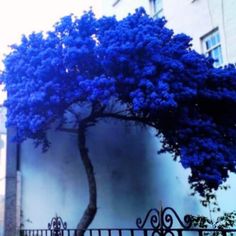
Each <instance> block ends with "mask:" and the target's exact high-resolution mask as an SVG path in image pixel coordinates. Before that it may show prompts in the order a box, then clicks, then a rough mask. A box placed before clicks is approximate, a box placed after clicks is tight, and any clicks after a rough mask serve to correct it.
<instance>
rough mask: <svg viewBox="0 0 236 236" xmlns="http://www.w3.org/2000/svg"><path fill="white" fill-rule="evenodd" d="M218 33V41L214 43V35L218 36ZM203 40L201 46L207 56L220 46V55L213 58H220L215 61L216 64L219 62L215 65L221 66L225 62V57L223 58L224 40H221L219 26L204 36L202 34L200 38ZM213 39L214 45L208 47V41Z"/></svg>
mask: <svg viewBox="0 0 236 236" xmlns="http://www.w3.org/2000/svg"><path fill="white" fill-rule="evenodd" d="M217 34H218V38H219V40H217V41H218V42H216V43H215V44H213V43H212V39H211V38H212V37H217V36H215V35H217ZM200 40H201V47H202V53H203V54H204V55H205V56H210V54H211V52H213V51H214V50H215V49H217V48H219V49H220V57H218V58H215V59H214V58H213V57H212V58H213V59H214V60H218V61H215V62H214V64H217V65H215V66H216V67H220V66H222V65H223V63H224V59H223V52H222V41H221V36H220V31H219V28H218V27H217V28H215V29H213V30H211V31H210V32H208V33H207V34H205V35H204V36H202V37H201V38H200ZM209 40H210V41H211V43H212V45H211V46H210V47H209V48H208V47H207V41H209Z"/></svg>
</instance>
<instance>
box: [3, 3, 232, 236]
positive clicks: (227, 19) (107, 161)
mask: <svg viewBox="0 0 236 236" xmlns="http://www.w3.org/2000/svg"><path fill="white" fill-rule="evenodd" d="M102 2H103V3H102V8H101V9H102V15H114V14H115V15H116V16H117V17H118V18H122V17H124V16H126V15H127V14H128V13H129V12H133V11H134V10H135V9H136V8H138V7H140V6H143V7H145V9H146V11H147V12H148V13H149V14H150V15H151V16H153V17H162V16H164V17H166V19H167V21H168V22H167V26H168V27H170V28H172V29H174V31H175V32H176V33H182V32H183V33H186V34H188V35H190V36H191V37H192V38H193V47H194V49H195V50H197V51H198V52H200V53H204V54H206V55H210V56H212V57H213V58H214V59H215V66H221V65H224V64H227V63H235V61H236V44H234V42H235V39H236V15H235V14H234V12H235V10H236V2H235V1H234V0H136V1H133V0H102ZM9 132H11V131H9ZM113 134H116V135H115V136H114V135H113ZM49 136H50V138H51V139H50V140H51V141H52V145H51V148H50V149H49V151H48V152H47V153H44V154H42V152H41V150H40V149H35V148H34V146H33V144H32V142H31V141H27V142H25V143H23V144H22V145H21V146H20V147H19V146H17V145H15V144H9V146H8V154H7V155H8V160H9V161H8V163H10V164H7V176H9V179H8V184H7V188H6V191H7V192H6V195H7V196H13V198H10V199H11V201H6V209H8V211H7V212H6V214H5V228H6V233H5V235H6V236H9V235H11V234H10V233H9V232H14V230H15V229H19V228H20V227H24V228H45V227H46V226H47V223H48V222H49V221H50V219H51V217H53V216H55V215H56V214H57V215H60V216H61V217H62V218H63V219H64V220H66V221H67V223H68V226H69V227H70V228H74V227H75V226H76V224H77V222H78V220H79V218H80V217H81V215H82V213H83V211H84V209H85V207H86V204H87V201H88V187H87V180H86V177H85V172H84V169H83V167H82V164H81V161H80V158H79V152H78V150H77V148H76V147H77V137H76V135H74V134H71V133H64V132H57V133H55V132H50V135H49ZM154 136H155V134H154V133H153V131H152V130H143V129H142V128H140V127H131V126H130V124H128V123H127V124H123V123H119V122H117V123H114V122H110V123H109V124H107V123H103V122H100V123H99V124H98V125H97V126H96V127H95V128H92V129H91V130H89V132H88V146H89V148H90V149H89V150H90V154H91V159H92V162H93V164H94V167H95V172H96V179H97V184H98V213H97V216H96V218H95V220H94V221H93V224H92V227H132V226H134V225H135V220H136V218H137V217H139V216H142V215H145V213H146V212H147V210H148V209H149V208H153V207H159V206H160V205H164V206H171V207H174V208H175V209H176V210H177V211H178V212H180V214H185V213H192V214H198V213H200V212H204V211H205V210H204V209H203V208H202V207H201V205H200V203H199V199H197V198H194V197H192V196H190V194H191V190H190V188H189V185H188V183H187V177H188V174H189V171H188V170H184V169H183V168H182V167H181V165H180V164H179V163H176V162H173V160H172V157H171V156H170V155H168V154H165V155H161V156H158V155H157V151H158V150H159V149H160V142H159V140H158V139H157V138H156V137H154ZM140 137H142V139H141V138H140ZM170 173H171V174H170ZM235 182H236V178H235V176H231V178H230V180H229V184H231V186H232V188H231V190H229V191H227V192H225V193H222V194H221V193H220V194H219V202H220V206H221V207H222V208H223V210H225V211H232V210H233V209H235V208H236V203H235V202H232V200H230V199H231V197H230V196H234V195H235V194H236V189H235V188H234V186H233V185H234V183H235ZM6 199H7V198H6ZM205 212H207V211H205ZM10 227H11V229H10ZM10 230H13V231H10ZM12 235H13V234H12Z"/></svg>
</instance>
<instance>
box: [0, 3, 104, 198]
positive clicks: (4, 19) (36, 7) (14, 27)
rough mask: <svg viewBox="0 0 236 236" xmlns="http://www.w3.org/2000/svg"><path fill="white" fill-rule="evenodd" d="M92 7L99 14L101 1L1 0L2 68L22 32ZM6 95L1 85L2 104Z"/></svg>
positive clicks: (0, 170)
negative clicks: (4, 60)
mask: <svg viewBox="0 0 236 236" xmlns="http://www.w3.org/2000/svg"><path fill="white" fill-rule="evenodd" d="M90 7H92V8H93V11H94V12H95V14H96V15H97V16H100V13H101V0H0V69H3V63H2V60H3V58H4V54H7V53H8V52H9V50H10V48H9V47H8V46H9V45H12V44H15V43H19V42H20V39H21V36H22V35H23V34H26V35H28V34H30V33H31V32H33V31H35V32H39V31H45V32H46V31H48V30H50V29H51V27H52V26H53V25H54V24H55V23H56V22H57V21H58V20H59V19H60V18H61V17H63V16H65V15H69V14H71V13H74V14H75V15H77V16H79V15H81V14H82V13H83V11H85V10H89V8H90ZM4 97H5V96H4V94H3V93H2V91H1V86H0V103H2V101H3V99H4ZM0 122H1V121H0ZM5 148H6V145H4V148H0V159H1V160H0V194H3V193H4V181H2V178H3V177H4V176H5Z"/></svg>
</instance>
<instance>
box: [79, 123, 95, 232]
mask: <svg viewBox="0 0 236 236" xmlns="http://www.w3.org/2000/svg"><path fill="white" fill-rule="evenodd" d="M78 146H79V151H80V156H81V159H82V162H83V165H84V168H85V171H86V175H87V179H88V187H89V203H88V206H87V208H86V209H85V211H84V213H83V216H82V218H81V220H80V222H79V223H78V225H77V234H76V236H83V235H84V232H85V230H86V229H87V228H88V226H89V225H90V223H91V222H92V221H93V219H94V217H95V215H96V212H97V186H96V180H95V175H94V170H93V165H92V163H91V161H90V159H89V154H88V149H87V147H86V123H83V122H81V123H80V127H79V130H78Z"/></svg>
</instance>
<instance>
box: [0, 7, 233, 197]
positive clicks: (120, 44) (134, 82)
mask: <svg viewBox="0 0 236 236" xmlns="http://www.w3.org/2000/svg"><path fill="white" fill-rule="evenodd" d="M165 23H166V22H165V20H164V19H156V20H155V19H152V18H150V17H149V16H148V15H146V13H145V11H144V10H143V9H142V8H141V9H138V10H137V11H136V12H135V13H134V14H132V15H131V14H130V15H128V16H127V17H126V18H124V19H122V20H119V21H118V20H117V19H116V18H115V17H102V18H100V19H96V18H95V17H94V14H93V13H92V12H91V11H89V12H87V13H85V14H84V15H83V16H82V17H81V18H76V17H75V16H73V15H70V16H66V17H64V18H62V19H61V21H60V22H58V23H57V24H56V25H55V27H54V30H53V31H51V32H48V34H47V35H46V36H43V34H41V33H32V34H31V35H30V36H28V37H26V36H24V37H23V38H22V42H21V43H20V44H19V45H14V46H12V52H11V53H10V54H9V55H8V56H7V57H6V58H5V61H4V63H5V70H4V71H3V73H2V74H1V80H2V81H3V82H4V83H5V85H6V90H7V92H8V98H7V101H6V103H5V105H6V107H7V108H8V114H7V126H8V127H10V126H14V127H17V135H16V139H17V140H18V141H23V140H25V139H27V138H33V139H34V140H36V141H37V142H39V143H44V144H45V145H48V142H47V138H46V132H47V130H48V129H50V128H52V124H54V123H55V121H56V120H58V119H59V118H61V117H63V115H64V114H65V112H66V111H68V109H70V108H71V107H72V106H74V105H75V104H76V106H79V107H83V106H84V105H86V106H87V107H92V106H93V105H94V104H99V105H100V106H101V107H103V108H104V111H105V110H106V109H108V108H109V104H110V103H111V101H116V102H117V103H118V104H122V106H124V107H126V113H125V116H127V117H134V119H135V118H136V119H137V120H139V121H140V120H143V121H144V123H149V124H152V126H154V127H155V128H156V130H157V132H158V133H159V134H162V143H163V151H168V152H171V153H173V154H174V156H175V158H176V159H179V161H180V162H181V164H182V165H183V167H184V168H191V176H190V177H189V181H190V183H191V185H192V187H193V188H194V189H195V190H196V191H198V192H199V193H200V194H202V195H204V194H205V193H206V191H211V190H213V189H217V188H218V187H219V185H221V184H222V183H223V182H224V181H225V180H226V179H227V178H228V175H229V172H236V169H235V166H236V158H235V151H236V150H235V149H236V122H235V121H236V109H235V108H236V69H235V67H234V66H233V65H229V66H227V67H225V68H214V67H213V62H212V60H211V59H209V58H206V57H204V56H203V55H200V54H198V53H197V52H195V51H194V50H192V49H191V38H190V37H188V36H186V35H185V34H177V35H175V34H174V32H173V31H172V30H170V29H168V28H166V27H165ZM110 112H111V111H110ZM78 115H80V114H78ZM99 115H100V114H97V118H99ZM78 117H79V116H78ZM101 117H102V116H101ZM77 122H79V121H78V120H77ZM77 125H78V124H77Z"/></svg>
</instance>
